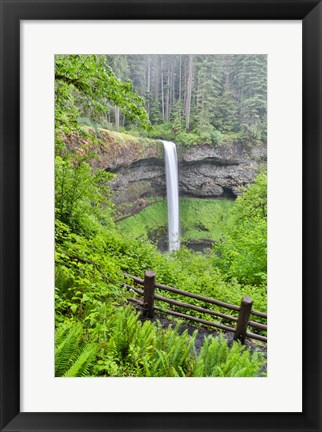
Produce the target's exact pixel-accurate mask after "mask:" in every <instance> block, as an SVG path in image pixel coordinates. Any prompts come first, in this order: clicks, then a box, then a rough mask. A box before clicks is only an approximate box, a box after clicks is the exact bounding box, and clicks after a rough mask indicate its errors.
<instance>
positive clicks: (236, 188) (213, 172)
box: [111, 142, 266, 213]
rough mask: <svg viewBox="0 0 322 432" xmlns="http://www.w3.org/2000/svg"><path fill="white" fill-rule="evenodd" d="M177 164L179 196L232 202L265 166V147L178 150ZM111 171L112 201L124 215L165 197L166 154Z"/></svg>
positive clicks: (159, 144) (207, 146) (210, 147)
mask: <svg viewBox="0 0 322 432" xmlns="http://www.w3.org/2000/svg"><path fill="white" fill-rule="evenodd" d="M155 145H156V146H162V144H161V143H159V142H156V143H155ZM161 150H162V147H161ZM159 152H160V150H158V153H159ZM178 161H179V191H180V195H182V196H190V197H198V198H208V199H209V198H224V197H225V198H232V199H233V198H235V197H237V196H238V195H240V194H241V192H242V188H243V187H244V186H245V185H247V184H249V183H251V182H252V181H253V179H254V177H255V176H256V173H257V172H258V169H259V167H260V166H264V165H265V164H266V145H262V146H257V147H254V148H252V149H250V150H246V149H245V148H244V147H243V146H242V145H240V144H235V145H232V146H230V147H229V148H227V147H226V148H221V147H219V148H217V149H216V148H214V147H213V146H211V145H196V146H193V147H190V148H188V149H185V148H183V147H179V148H178ZM112 171H113V172H115V173H116V174H117V177H116V178H115V180H114V181H113V182H112V184H111V190H112V193H113V200H114V202H115V203H116V204H118V205H121V206H123V207H124V212H125V213H127V212H130V213H132V212H133V211H134V212H135V211H139V210H140V208H142V207H144V206H145V205H146V204H147V201H146V199H147V198H149V197H153V196H164V195H165V194H166V183H165V168H164V157H163V155H162V156H161V157H157V156H154V157H146V158H142V159H139V160H135V161H133V162H130V163H129V164H127V165H123V166H122V167H119V168H115V169H112ZM126 208H127V210H126Z"/></svg>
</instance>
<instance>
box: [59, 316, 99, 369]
mask: <svg viewBox="0 0 322 432" xmlns="http://www.w3.org/2000/svg"><path fill="white" fill-rule="evenodd" d="M96 349H97V348H96V345H95V344H93V343H92V344H90V345H87V344H86V343H85V342H84V340H83V327H82V325H81V323H77V322H76V323H74V322H72V323H69V324H68V325H67V324H63V325H61V326H60V327H58V329H57V330H56V335H55V376H57V377H61V376H68V377H71V376H85V375H87V374H88V373H89V367H90V366H91V364H92V362H93V360H94V357H95V353H96Z"/></svg>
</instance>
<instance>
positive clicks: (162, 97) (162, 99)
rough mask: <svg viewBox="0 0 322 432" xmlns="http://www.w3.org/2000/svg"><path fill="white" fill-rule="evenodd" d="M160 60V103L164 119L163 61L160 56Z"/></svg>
mask: <svg viewBox="0 0 322 432" xmlns="http://www.w3.org/2000/svg"><path fill="white" fill-rule="evenodd" d="M160 62H161V66H160V67H161V103H162V119H163V121H164V89H163V63H162V57H161V59H160Z"/></svg>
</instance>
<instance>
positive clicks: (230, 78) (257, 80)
mask: <svg viewBox="0 0 322 432" xmlns="http://www.w3.org/2000/svg"><path fill="white" fill-rule="evenodd" d="M101 57H103V56H101ZM104 65H105V67H106V65H108V67H109V68H110V69H111V70H113V72H114V74H115V76H116V77H117V78H118V79H119V80H122V81H126V84H122V81H119V84H118V85H119V88H118V89H117V92H112V97H114V96H115V95H118V97H119V100H118V99H117V98H116V97H114V98H112V99H111V98H110V97H105V98H104V99H103V100H104V102H105V103H106V106H108V107H109V108H110V109H109V112H108V113H107V114H105V112H103V113H101V112H96V113H93V110H92V105H91V104H87V103H86V102H83V103H82V104H81V110H80V112H79V117H80V119H81V121H82V122H83V123H84V124H88V125H90V126H92V127H93V126H95V125H100V126H101V127H103V128H107V129H114V130H127V131H129V133H130V134H131V135H135V134H137V135H139V136H141V135H147V136H150V137H151V138H157V139H159V138H160V139H165V140H169V141H174V142H176V143H180V144H182V145H186V146H190V145H194V144H213V145H215V146H217V145H227V144H229V143H233V142H234V141H237V142H243V143H244V144H247V145H256V144H257V143H261V142H265V141H266V123H267V118H266V111H267V110H266V105H267V101H266V94H267V89H266V83H267V59H266V56H265V55H109V56H105V59H104ZM72 66H73V65H72ZM73 70H74V69H73ZM87 71H88V72H90V67H89V66H87V68H85V70H84V73H87ZM112 82H113V84H114V80H112ZM128 82H131V83H132V84H133V87H134V88H135V89H136V91H137V92H138V94H139V95H141V97H142V98H144V99H145V104H144V106H145V108H146V112H147V114H148V116H149V119H150V121H151V124H152V126H153V127H152V128H149V129H148V130H147V129H146V128H145V129H142V128H141V127H140V123H138V124H137V125H136V126H134V125H133V122H132V120H133V118H132V117H131V116H130V115H129V113H128V110H127V107H126V109H124V104H123V99H122V97H121V95H122V93H123V92H124V90H125V91H126V92H127V93H126V94H127V95H128V94H129V92H128V87H122V86H123V85H124V86H125V85H127V83H128ZM99 89H100V87H99ZM108 99H111V100H108ZM133 103H135V101H133ZM132 106H133V105H132ZM139 106H142V102H139ZM141 125H142V122H141ZM143 125H144V126H146V121H145V120H144V122H143Z"/></svg>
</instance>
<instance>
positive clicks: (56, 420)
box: [0, 0, 322, 432]
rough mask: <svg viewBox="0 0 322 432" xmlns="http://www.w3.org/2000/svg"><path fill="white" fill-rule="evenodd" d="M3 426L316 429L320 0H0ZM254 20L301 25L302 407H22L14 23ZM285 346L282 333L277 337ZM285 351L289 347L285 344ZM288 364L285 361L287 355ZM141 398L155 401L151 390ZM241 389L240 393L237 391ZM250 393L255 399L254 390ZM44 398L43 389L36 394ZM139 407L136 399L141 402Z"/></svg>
mask: <svg viewBox="0 0 322 432" xmlns="http://www.w3.org/2000/svg"><path fill="white" fill-rule="evenodd" d="M0 5H1V24H0V25H1V60H0V64H1V128H0V132H1V156H0V161H1V175H0V181H1V212H0V217H1V219H0V230H1V231H0V234H1V238H0V241H1V243H0V244H1V249H0V254H1V255H0V263H1V269H0V274H1V298H0V307H1V336H0V348H1V370H0V379H1V381H0V386H1V388H0V391H1V393H0V404H1V405H0V409H1V418H0V429H1V431H40V430H41V431H47V430H50V431H71V430H73V431H85V430H86V431H94V430H95V431H123V432H125V431H142V432H143V431H169V432H170V431H186V432H187V431H228V430H229V431H230V432H233V431H246V430H247V431H258V432H259V431H312V432H313V431H321V430H322V426H321V425H322V422H321V413H322V399H321V389H322V385H321V384H322V379H321V378H322V367H321V348H322V340H321V333H322V332H321V328H322V325H321V324H322V320H321V312H322V308H321V268H322V266H321V246H322V244H321V232H322V231H321V221H322V219H321V203H322V200H321V174H322V164H321V114H322V112H321V88H322V86H321V84H322V81H321V72H322V71H321V60H322V58H321V41H322V38H321V29H322V20H321V10H322V9H321V7H322V6H321V3H320V2H318V1H316V0H247V1H244V0H219V1H216V0H208V1H207V0H200V1H198V0H182V1H180V0H173V1H167V2H165V1H161V0H154V1H153V0H150V1H148V0H133V1H130V0H124V1H123V0H118V1H117V0H114V1H109V0H101V1H96V0H93V1H90V0H75V1H71V0H65V1H63V2H62V1H56V0H48V1H47V0H33V1H31V0H19V1H16V0H0ZM48 19H49V20H58V19H60V20H61V19H63V20H96V19H99V20H102V19H126V20H128V19H208V20H209V19H217V20H219V19H220V20H226V19H229V20H232V19H258V20H284V19H285V20H295V19H296V20H302V22H303V45H302V46H303V318H304V319H303V412H302V413H286V412H285V413H275V412H272V413H265V412H264V413H252V412H251V398H252V395H248V396H249V408H250V412H248V413H144V412H142V413H58V412H57V413H36V412H33V413H31V412H29V413H23V412H22V413H21V412H20V407H19V405H20V403H19V402H20V401H19V399H20V342H19V336H20V318H19V310H20V309H19V297H20V272H19V263H20V233H19V227H20V187H19V185H20V147H19V138H20V136H19V135H20V129H19V121H20V101H19V97H20V91H19V82H20V71H19V67H20V28H19V26H20V22H21V20H48ZM285 343H287V338H286V340H285ZM290 353H291V347H290ZM290 361H292V358H291V354H290ZM147 396H148V397H153V392H152V393H151V395H147ZM245 396H246V397H247V395H243V397H245ZM255 396H256V395H255ZM44 397H45V395H44ZM142 407H143V410H144V401H142Z"/></svg>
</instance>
